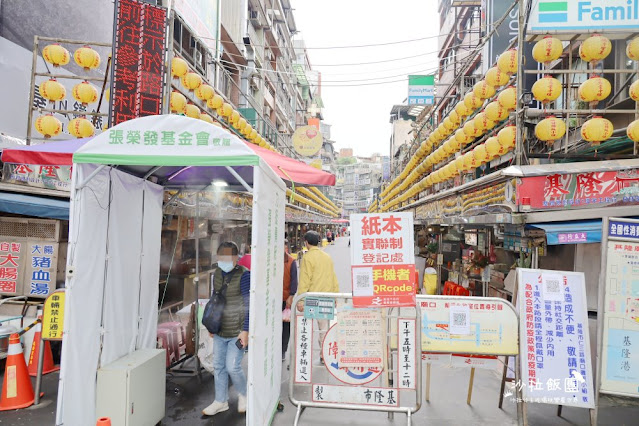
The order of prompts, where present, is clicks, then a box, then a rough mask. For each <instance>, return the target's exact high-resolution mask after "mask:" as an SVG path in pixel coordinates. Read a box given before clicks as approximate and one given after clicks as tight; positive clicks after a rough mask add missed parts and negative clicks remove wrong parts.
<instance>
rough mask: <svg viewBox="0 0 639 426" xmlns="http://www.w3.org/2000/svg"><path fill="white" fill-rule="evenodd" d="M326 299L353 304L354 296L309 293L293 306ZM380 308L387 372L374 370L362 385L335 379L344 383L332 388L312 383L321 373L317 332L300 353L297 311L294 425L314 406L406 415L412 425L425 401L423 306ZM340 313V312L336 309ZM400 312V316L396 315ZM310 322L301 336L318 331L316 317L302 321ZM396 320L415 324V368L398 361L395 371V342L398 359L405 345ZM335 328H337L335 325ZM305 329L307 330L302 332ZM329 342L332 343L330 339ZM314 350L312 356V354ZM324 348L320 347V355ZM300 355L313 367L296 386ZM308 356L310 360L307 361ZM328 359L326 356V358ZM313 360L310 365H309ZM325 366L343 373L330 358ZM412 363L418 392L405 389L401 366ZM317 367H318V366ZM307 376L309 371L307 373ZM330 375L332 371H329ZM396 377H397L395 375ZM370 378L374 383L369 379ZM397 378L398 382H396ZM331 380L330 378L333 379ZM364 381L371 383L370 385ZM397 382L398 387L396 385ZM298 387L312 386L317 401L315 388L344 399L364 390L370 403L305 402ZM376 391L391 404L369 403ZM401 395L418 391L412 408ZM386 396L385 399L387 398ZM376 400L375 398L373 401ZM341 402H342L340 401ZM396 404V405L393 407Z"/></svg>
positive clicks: (293, 320) (294, 327)
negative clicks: (316, 356)
mask: <svg viewBox="0 0 639 426" xmlns="http://www.w3.org/2000/svg"><path fill="white" fill-rule="evenodd" d="M307 297H308V298H311V297H312V298H316V297H319V298H324V299H334V300H338V299H339V300H346V301H350V300H352V295H351V294H350V293H305V294H301V295H297V296H295V299H294V301H293V306H297V304H298V302H302V303H304V301H305V299H306V298H307ZM377 309H383V310H386V312H384V311H382V312H383V316H382V321H381V329H380V333H382V334H381V335H382V337H383V340H382V342H383V344H382V353H383V355H382V365H383V369H384V371H383V372H381V373H382V374H381V376H380V375H379V373H378V375H377V376H375V375H374V374H369V373H370V370H369V372H368V373H366V372H365V374H364V375H363V376H367V374H368V375H369V376H370V377H367V378H364V379H362V381H361V382H359V383H358V384H349V383H348V382H346V381H342V380H341V379H339V377H338V376H335V379H337V380H340V381H341V382H342V384H340V385H332V384H324V383H316V382H315V380H312V378H313V377H314V376H315V377H316V376H318V374H314V373H317V371H313V366H312V364H313V363H312V359H313V354H312V352H313V351H312V342H313V341H314V340H315V338H314V336H313V333H312V331H311V338H310V339H308V338H307V336H306V335H304V339H303V341H308V342H309V345H308V348H309V349H308V350H307V349H302V350H301V351H300V354H298V350H299V349H300V345H299V344H298V327H297V322H298V319H299V318H301V317H302V314H301V313H298V312H295V315H294V316H293V318H291V335H292V336H293V339H294V340H293V342H295V343H294V344H293V345H292V350H291V364H292V366H293V368H291V375H290V381H289V399H290V401H291V403H292V404H293V405H294V406H296V407H297V412H296V415H295V422H294V425H295V426H297V425H298V424H299V421H300V417H301V415H302V413H303V412H304V410H305V409H306V408H307V407H312V408H329V409H343V410H362V411H377V412H387V413H388V415H389V418H392V417H391V416H392V415H393V414H394V413H404V414H406V417H407V419H406V422H407V423H406V424H407V425H408V426H410V425H411V424H412V415H413V413H415V412H417V411H418V410H419V409H420V407H421V399H422V387H421V383H422V368H421V367H422V363H421V350H420V348H421V333H420V332H419V330H420V327H419V324H420V319H421V313H420V307H419V305H416V306H415V307H412V306H411V307H406V308H377ZM357 310H359V309H358V308H356V309H355V311H357ZM363 310H366V311H369V312H370V311H374V310H375V309H373V308H368V309H363ZM402 310H411V311H412V310H414V314H413V313H411V314H407V313H405V312H403V311H402ZM336 311H337V309H336ZM395 312H396V313H395ZM305 320H307V321H308V325H307V326H303V327H304V328H303V329H301V330H300V333H306V330H307V329H311V330H312V329H314V326H313V321H314V320H313V319H312V318H308V317H305V319H302V320H301V321H302V324H303V323H304V321H305ZM392 320H396V321H398V322H399V321H402V320H403V321H405V322H406V323H407V324H409V323H410V322H414V325H415V331H414V338H413V341H412V342H411V343H410V344H411V345H412V348H413V352H414V355H415V356H414V361H413V362H414V365H412V366H411V365H410V362H408V363H405V362H404V361H405V360H404V361H402V363H400V362H399V359H398V363H397V365H398V367H397V368H394V367H393V366H394V363H393V359H392V358H393V352H394V351H393V350H392V344H391V342H394V341H395V340H394V339H396V342H397V350H396V353H397V356H399V354H400V347H401V342H400V331H399V326H398V327H397V328H398V329H397V331H396V332H395V333H394V332H392V331H391V329H392V324H391V321H392ZM334 327H335V326H334ZM302 330H304V331H302ZM330 330H331V329H329V330H328V331H327V333H326V337H325V340H327V339H328V336H329V334H330V333H331V331H330ZM406 339H409V338H408V337H406ZM409 340H410V339H409ZM327 341H328V340H327ZM389 346H390V348H391V350H388V348H389ZM304 348H306V346H304ZM335 350H337V348H335ZM309 351H310V354H309ZM321 351H322V349H321V348H320V353H322V352H321ZM298 355H300V356H303V357H305V358H304V360H303V363H302V364H300V365H304V366H305V365H306V364H307V363H308V364H309V365H310V369H309V370H308V372H307V373H308V379H307V380H306V381H304V382H297V383H296V377H297V376H298ZM307 356H308V358H306V357H307ZM324 356H325V355H324ZM308 361H310V362H308ZM324 363H325V364H324V367H325V368H327V369H328V368H331V367H332V368H336V369H337V370H336V371H343V367H342V368H339V367H338V364H331V361H329V360H328V359H324ZM406 364H408V367H412V368H413V370H414V373H413V374H414V377H413V381H412V382H413V384H414V390H413V388H411V387H410V386H405V387H403V386H402V378H401V377H400V374H399V373H400V367H399V366H400V365H401V366H402V367H403V366H404V365H406ZM316 368H317V367H316ZM304 371H305V373H306V370H304ZM329 372H330V370H329ZM330 374H333V375H334V373H333V372H330ZM348 374H352V375H353V377H361V375H360V376H358V375H357V374H354V373H353V372H352V371H351V372H349V373H348ZM394 374H395V375H396V376H394ZM319 376H322V377H326V376H327V375H323V374H322V375H319ZM369 379H370V380H369ZM395 379H397V381H395ZM329 380H330V378H329ZM364 380H368V381H367V382H366V381H364ZM374 380H381V384H382V386H384V387H376V386H368V383H371V382H372V381H374ZM395 383H397V385H396V384H395ZM296 386H298V387H299V386H305V387H308V386H310V387H311V392H310V394H311V399H314V398H313V396H314V393H313V389H315V390H316V391H317V389H318V388H320V387H321V388H322V389H323V390H326V389H328V388H331V389H333V391H334V392H335V394H339V395H340V397H343V396H344V395H347V396H352V395H353V394H352V393H349V392H350V391H352V390H353V389H361V390H362V394H365V395H366V398H367V400H366V401H363V402H341V401H343V399H342V398H340V399H336V398H334V400H335V402H330V399H328V400H326V401H327V402H321V401H318V400H311V401H304V400H301V399H298V398H297V397H296V395H295V388H296ZM373 391H374V393H375V398H377V394H378V393H379V395H380V400H381V399H382V398H381V395H382V392H386V394H384V395H386V397H387V398H388V404H381V405H375V404H370V403H368V404H367V403H366V402H369V401H368V398H371V397H372V394H373ZM400 392H402V393H405V392H414V393H415V403H414V405H412V406H407V405H403V404H402V401H401V400H400ZM386 397H385V398H384V399H386ZM391 399H392V400H393V402H390V401H391ZM372 400H375V399H372ZM372 400H371V402H372ZM338 401H339V402H338ZM393 403H394V404H395V405H393Z"/></svg>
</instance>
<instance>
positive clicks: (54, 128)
mask: <svg viewBox="0 0 639 426" xmlns="http://www.w3.org/2000/svg"><path fill="white" fill-rule="evenodd" d="M35 128H36V130H37V131H38V133H40V134H41V135H43V136H44V137H45V138H46V139H49V138H50V137H53V136H57V135H59V134H60V132H61V131H62V123H61V122H60V120H58V119H57V118H55V117H54V116H53V115H51V114H47V115H41V116H39V117H38V118H37V119H36V121H35Z"/></svg>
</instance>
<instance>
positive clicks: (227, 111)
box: [220, 102, 233, 118]
mask: <svg viewBox="0 0 639 426" xmlns="http://www.w3.org/2000/svg"><path fill="white" fill-rule="evenodd" d="M231 114H233V107H232V106H231V105H230V104H228V103H226V102H224V103H223V104H222V106H221V107H220V115H221V116H222V117H225V118H229V117H230V116H231Z"/></svg>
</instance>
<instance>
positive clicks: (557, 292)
mask: <svg viewBox="0 0 639 426" xmlns="http://www.w3.org/2000/svg"><path fill="white" fill-rule="evenodd" d="M562 281H563V280H562V276H561V275H544V276H543V279H542V282H543V290H544V299H545V300H555V301H562V300H563V297H564V295H563V285H562Z"/></svg>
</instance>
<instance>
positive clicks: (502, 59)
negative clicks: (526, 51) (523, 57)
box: [497, 49, 517, 74]
mask: <svg viewBox="0 0 639 426" xmlns="http://www.w3.org/2000/svg"><path fill="white" fill-rule="evenodd" d="M497 68H499V70H500V71H501V72H503V73H506V74H514V73H516V72H517V51H516V50H515V49H510V50H507V51H505V52H504V53H502V54H501V55H499V58H498V59H497Z"/></svg>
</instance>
